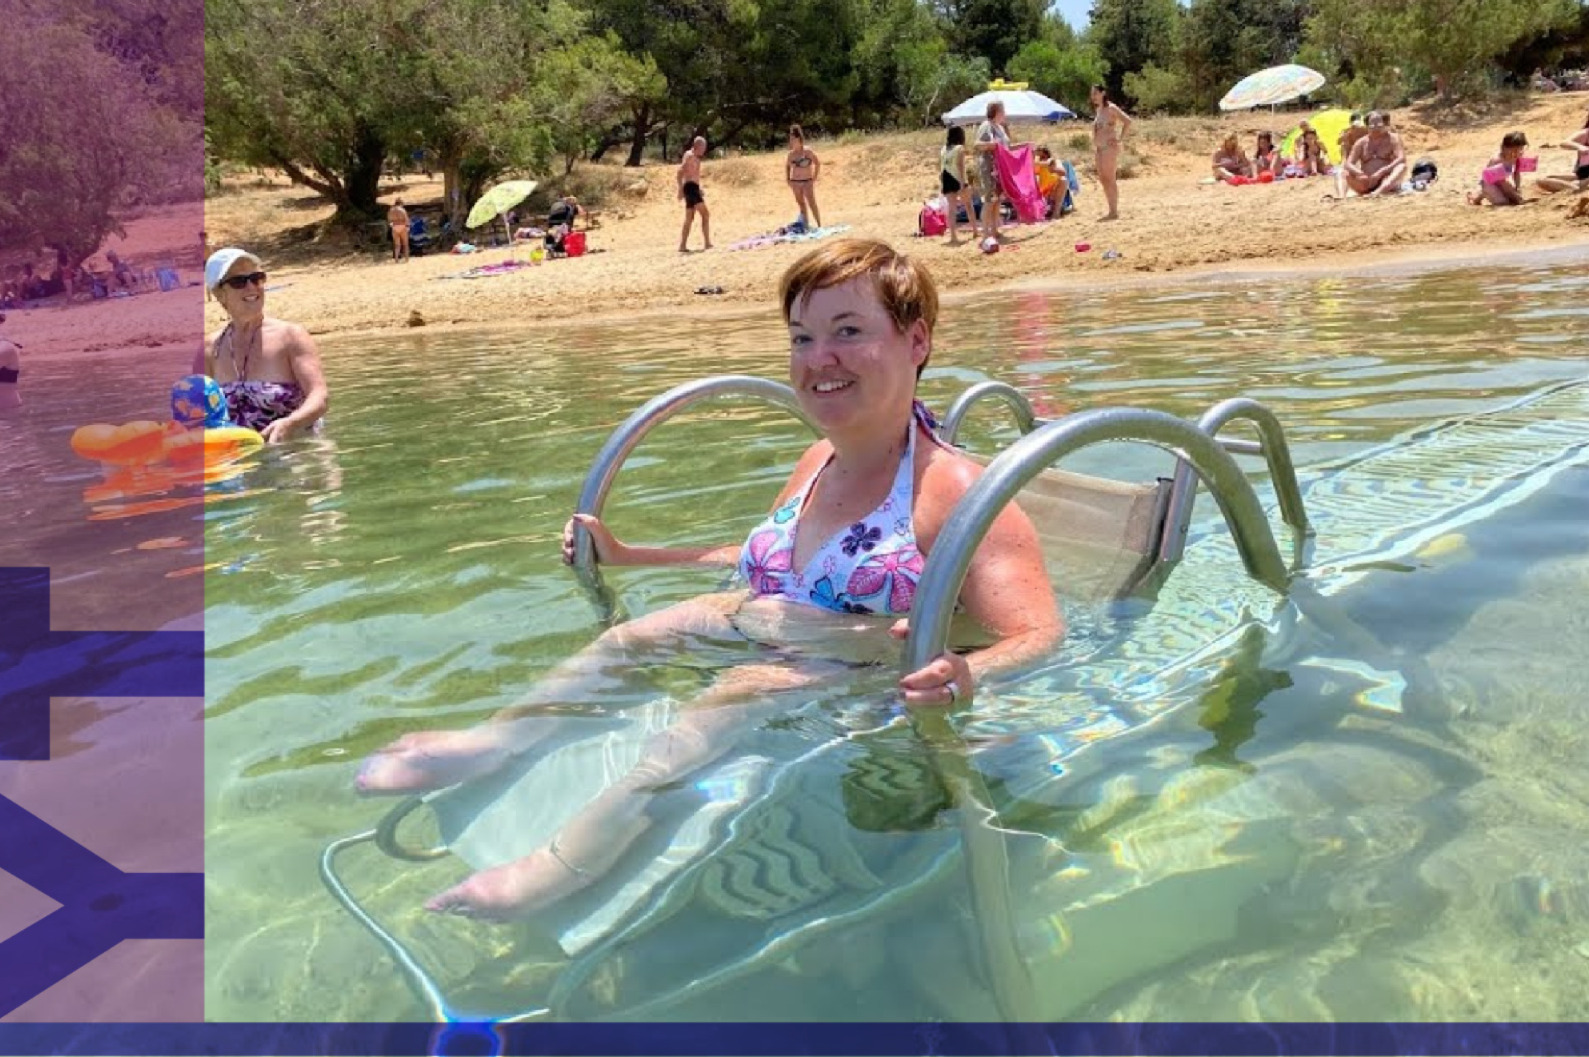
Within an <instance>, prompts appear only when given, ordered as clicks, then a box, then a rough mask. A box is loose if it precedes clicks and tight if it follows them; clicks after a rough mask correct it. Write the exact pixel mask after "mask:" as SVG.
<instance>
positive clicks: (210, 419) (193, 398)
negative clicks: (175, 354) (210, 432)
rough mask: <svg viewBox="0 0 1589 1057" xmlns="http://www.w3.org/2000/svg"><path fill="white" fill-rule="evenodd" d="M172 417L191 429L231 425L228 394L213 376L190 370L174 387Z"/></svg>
mask: <svg viewBox="0 0 1589 1057" xmlns="http://www.w3.org/2000/svg"><path fill="white" fill-rule="evenodd" d="M171 421H173V422H175V423H176V424H177V425H179V426H186V427H187V428H188V429H195V428H197V427H199V426H203V427H204V428H205V429H220V428H221V427H222V426H229V425H231V424H232V423H231V419H230V417H229V416H228V415H227V413H226V395H225V394H224V393H222V392H221V387H220V386H219V385H218V384H216V381H215V379H214V378H211V377H209V376H208V375H204V374H190V375H188V376H187V377H186V378H180V379H178V380H177V383H176V384H175V385H173V386H172V387H171Z"/></svg>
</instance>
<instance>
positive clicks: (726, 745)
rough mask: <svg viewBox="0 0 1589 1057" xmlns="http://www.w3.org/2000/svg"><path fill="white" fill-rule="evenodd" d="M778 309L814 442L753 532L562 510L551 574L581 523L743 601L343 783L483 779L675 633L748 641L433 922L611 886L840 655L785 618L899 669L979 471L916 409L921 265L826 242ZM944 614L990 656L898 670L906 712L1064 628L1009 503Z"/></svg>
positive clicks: (406, 740)
mask: <svg viewBox="0 0 1589 1057" xmlns="http://www.w3.org/2000/svg"><path fill="white" fill-rule="evenodd" d="M779 300H780V302H781V304H782V308H783V316H784V320H785V322H786V323H787V324H788V329H789V360H788V370H789V378H790V382H791V383H792V384H793V386H794V389H795V392H796V394H797V395H798V399H799V402H800V406H801V408H802V409H803V410H804V411H805V413H806V414H807V415H808V416H810V419H811V421H812V422H813V423H814V424H815V425H816V427H817V429H818V430H819V431H820V432H821V433H822V434H823V438H824V439H822V440H819V441H818V442H817V443H816V444H814V445H813V446H812V447H811V448H810V449H808V450H807V451H806V453H805V454H804V455H803V456H802V457H801V458H800V460H799V462H798V463H797V464H796V466H795V469H794V472H793V474H792V475H791V476H790V477H789V479H788V481H787V482H786V483H785V484H784V486H783V489H782V490H781V492H780V493H779V495H778V497H777V498H776V499H775V500H774V501H773V503H772V507H771V510H770V512H769V514H768V516H767V518H766V520H764V521H763V522H762V523H761V525H759V526H758V527H757V528H756V529H754V530H753V531H752V532H751V533H750V536H749V538H748V539H747V540H745V542H744V543H743V544H740V543H733V544H729V545H726V546H716V547H681V548H664V547H645V546H635V545H630V544H626V543H622V542H620V541H619V540H618V539H616V538H615V537H614V536H613V535H612V533H611V532H610V531H609V530H608V529H607V527H606V526H605V525H604V524H603V523H602V522H601V521H599V520H598V519H596V518H594V517H591V516H588V515H576V517H575V518H574V520H572V521H570V522H569V523H568V526H567V528H565V530H564V538H563V557H564V560H565V561H571V560H572V555H573V548H574V544H573V530H574V527H575V525H576V524H577V525H580V526H582V527H583V528H584V529H585V530H587V531H588V532H589V533H590V535H591V541H592V544H593V545H594V547H595V553H596V556H597V559H598V560H599V561H601V562H602V563H604V564H607V565H669V564H694V565H728V566H732V565H736V564H737V566H738V568H739V571H740V574H741V576H742V577H743V579H744V581H745V584H746V589H744V590H740V591H735V592H731V593H726V594H715V595H706V596H702V597H699V598H695V599H692V600H690V601H687V602H683V603H680V604H678V605H675V606H671V607H669V608H667V609H664V610H661V611H659V612H656V613H652V614H650V615H648V616H645V617H642V618H640V619H638V620H634V621H630V622H629V623H626V624H620V625H618V626H617V627H615V628H612V629H611V630H609V631H607V632H606V633H604V634H603V635H602V636H601V637H600V638H598V639H597V640H596V642H595V643H594V644H593V645H591V646H590V647H587V648H586V649H585V650H584V651H583V652H581V653H580V654H578V655H577V656H575V657H574V658H572V659H571V660H569V661H566V662H564V663H563V664H562V665H560V666H558V667H557V668H556V669H554V670H553V671H552V672H551V673H550V674H548V675H547V676H545V677H544V678H543V679H542V680H541V681H540V683H539V684H538V685H537V686H536V687H535V688H534V689H533V690H532V691H531V692H530V694H529V695H528V697H527V698H526V699H525V700H524V701H523V703H521V704H520V705H518V706H516V707H514V708H511V709H508V710H507V711H505V712H501V713H498V714H497V715H496V716H495V717H493V718H492V719H491V720H489V721H487V722H486V723H484V724H482V725H481V726H479V727H476V728H474V729H472V730H464V731H445V732H427V733H416V734H410V735H408V736H406V737H403V738H401V739H399V740H398V741H396V742H395V743H393V744H392V745H390V746H388V747H387V748H385V749H382V750H380V751H378V752H376V753H375V754H374V755H372V756H371V757H370V758H369V759H368V760H367V761H366V762H365V764H364V766H363V768H362V769H361V770H360V772H359V776H358V779H357V785H358V787H359V789H360V790H362V791H363V792H366V793H384V794H392V793H413V792H418V791H422V790H429V789H437V788H440V787H442V786H446V785H451V784H453V783H455V782H459V781H464V780H468V779H471V778H476V777H479V776H481V775H484V774H487V773H490V772H493V771H496V770H497V769H499V768H501V767H503V766H505V765H507V764H509V763H510V762H512V761H513V760H514V759H516V758H517V757H520V756H523V755H525V754H527V753H530V752H532V751H533V750H535V749H536V748H537V747H538V746H543V745H547V744H549V739H554V738H555V737H557V735H558V734H560V733H561V732H562V727H563V725H564V724H563V722H562V721H561V720H562V717H561V716H560V715H559V713H566V712H568V711H570V710H571V709H575V708H581V707H583V708H586V709H593V708H594V709H600V708H601V707H603V706H604V705H605V704H606V702H604V701H603V700H602V690H603V687H606V686H611V685H612V679H613V677H614V673H615V672H616V671H618V670H620V669H627V668H632V667H634V666H635V665H636V664H637V663H640V656H641V655H642V653H643V652H649V653H650V654H651V655H652V656H656V655H657V653H658V652H659V651H660V652H664V653H666V652H671V651H673V650H688V649H689V648H690V647H689V646H688V645H687V643H688V642H690V641H692V640H696V641H698V640H700V639H703V638H705V639H711V640H716V641H727V642H733V643H739V644H743V647H744V648H745V649H746V650H749V651H752V656H751V658H750V660H749V661H748V663H742V664H740V665H739V666H738V667H731V668H728V669H726V670H724V671H721V672H720V673H718V675H717V677H716V680H715V682H713V683H712V684H711V685H710V686H708V687H707V688H706V689H704V690H703V691H700V692H699V693H697V694H696V695H695V696H694V697H693V698H692V699H690V700H688V701H687V702H684V703H681V704H680V705H679V706H678V707H677V709H676V711H675V713H674V718H673V720H672V722H671V725H670V726H668V727H667V728H666V729H664V730H661V731H659V732H657V733H655V734H653V735H651V737H650V740H649V741H648V743H647V744H646V745H645V747H644V748H643V749H642V751H641V758H640V762H639V763H638V764H637V765H636V766H635V767H634V768H633V769H632V770H630V771H629V772H628V773H627V774H625V775H623V776H622V777H620V778H619V779H618V780H617V781H616V782H615V783H614V784H613V785H612V786H610V787H609V788H608V789H606V790H605V791H604V792H603V793H602V794H601V795H600V796H598V797H597V798H596V799H594V800H592V801H590V802H589V803H588V804H586V805H584V806H583V807H582V808H580V809H579V810H578V811H577V812H576V813H575V814H574V816H573V817H572V818H571V819H570V820H569V821H568V822H567V823H565V824H564V825H563V827H562V828H561V830H560V831H559V832H558V833H557V834H556V836H554V837H553V838H552V839H551V840H550V841H549V842H548V843H547V844H546V845H545V846H544V847H542V848H540V849H538V850H536V851H534V852H532V853H531V854H530V855H528V856H526V857H525V858H522V859H519V860H516V861H513V862H509V863H506V864H504V865H501V866H497V867H493V868H491V869H487V870H484V871H481V872H480V873H476V874H474V875H473V876H471V877H469V878H467V879H466V880H464V881H463V882H462V883H461V884H459V885H456V886H455V887H453V888H451V889H448V890H447V891H445V892H443V893H441V894H440V895H437V896H435V897H433V898H432V899H431V900H430V901H429V902H428V903H427V904H426V905H427V906H428V907H429V908H430V909H432V910H438V911H449V912H454V913H461V914H467V915H472V916H480V917H490V918H497V919H506V918H512V917H517V916H521V915H524V914H528V913H531V912H534V911H535V910H538V909H540V908H543V907H546V906H548V905H550V904H552V903H555V902H556V901H558V900H560V899H562V898H564V897H566V896H568V895H570V894H572V893H573V892H575V891H578V890H579V889H582V888H584V887H586V886H587V885H590V884H591V883H592V882H594V881H595V880H597V879H598V878H600V877H601V876H602V875H604V874H605V873H607V871H609V870H610V869H611V868H612V867H613V865H614V864H615V863H616V862H617V861H618V859H619V857H620V856H622V855H623V853H624V852H625V850H626V849H628V848H629V846H630V845H631V844H633V843H634V841H635V840H636V839H637V838H639V837H640V835H641V834H642V833H644V832H645V831H646V830H647V829H648V828H649V827H650V825H651V824H652V818H651V816H650V813H649V809H650V807H651V805H652V804H653V803H655V802H656V800H657V797H658V795H659V794H660V793H661V792H662V791H663V790H665V789H668V788H672V787H679V786H683V787H685V788H687V787H688V782H689V779H690V776H691V775H692V774H694V773H695V772H697V771H699V770H701V769H702V768H703V767H706V766H707V765H708V764H710V763H711V762H712V761H714V760H716V759H718V758H719V757H721V756H723V755H724V754H725V753H727V752H729V751H730V750H731V749H732V748H733V746H734V743H735V741H736V739H737V738H738V736H739V735H740V733H741V732H743V731H745V730H746V729H747V728H749V727H751V726H752V725H754V724H756V723H759V722H763V721H767V720H769V719H773V718H774V717H775V716H776V714H777V713H778V712H779V711H781V710H784V709H787V708H788V707H790V704H791V701H799V702H801V703H804V702H806V701H809V700H810V697H811V694H812V692H813V691H814V689H815V688H817V687H819V686H821V685H822V684H823V683H824V682H825V681H828V680H831V679H833V678H834V674H835V671H836V669H835V667H834V665H835V660H833V659H829V657H828V656H827V653H826V652H825V651H824V652H823V653H818V652H816V650H815V649H813V641H814V640H812V639H811V638H809V637H806V638H804V641H805V643H806V647H805V649H806V652H804V653H801V652H798V651H796V650H794V649H792V648H790V647H789V644H788V641H787V639H788V633H789V632H790V631H791V630H793V628H794V627H796V626H800V627H803V628H805V629H806V630H807V631H808V632H809V631H810V630H811V629H812V626H813V625H812V623H811V622H813V621H820V622H821V626H822V627H823V628H825V629H828V630H829V633H830V634H829V637H828V638H829V642H830V643H831V644H832V645H831V646H830V647H829V649H831V650H832V651H835V652H836V651H840V650H843V651H846V652H854V653H857V654H859V653H861V652H864V647H863V644H864V643H865V642H867V641H871V640H874V639H875V642H876V645H877V646H879V647H882V649H881V652H879V653H877V654H875V659H874V660H873V661H872V663H874V664H876V663H883V661H882V658H884V657H888V656H897V649H898V647H897V644H892V645H891V644H890V643H889V642H888V636H889V635H890V634H892V635H893V636H895V637H898V636H900V635H902V634H903V633H904V632H905V622H906V618H908V617H910V615H911V612H912V608H913V604H914V601H915V596H916V588H917V582H918V580H919V578H920V576H921V573H922V569H923V566H924V563H925V560H926V556H927V555H928V554H930V553H931V551H932V548H933V546H934V544H935V542H936V541H937V539H938V535H939V533H940V532H941V531H942V529H943V526H944V524H945V522H946V521H947V519H948V517H949V514H950V513H951V511H952V510H953V509H954V508H955V505H956V504H957V503H958V502H959V501H960V500H961V499H962V498H963V497H964V495H965V493H966V490H967V489H968V488H970V487H971V485H972V484H973V483H974V482H975V481H976V479H977V478H978V476H979V475H980V474H981V473H982V470H981V469H980V468H979V467H978V466H977V465H976V464H975V463H974V462H972V461H971V460H970V459H968V458H967V457H966V456H965V455H964V454H962V453H961V452H959V451H957V450H955V449H953V448H950V447H948V446H946V445H944V444H941V443H939V442H938V441H937V440H936V438H935V437H934V434H933V431H932V424H931V419H930V417H929V416H928V415H927V413H926V409H925V408H924V407H923V406H922V405H921V404H920V403H919V402H918V401H917V400H916V387H917V384H918V380H919V376H920V374H921V371H922V368H924V367H925V366H926V365H927V361H928V359H929V357H930V356H931V355H932V351H933V347H932V346H933V328H934V324H935V323H936V322H937V316H938V293H937V288H936V286H935V285H934V283H933V280H932V277H931V275H929V274H928V272H927V270H926V269H925V268H924V267H923V266H922V265H921V264H919V263H918V262H916V261H914V260H912V259H910V258H909V257H906V256H904V255H902V254H900V253H897V252H896V251H895V250H894V249H893V248H891V247H890V246H888V245H887V244H886V243H883V242H879V241H875V240H870V239H843V240H840V241H837V242H834V243H831V244H829V245H826V246H824V247H822V248H821V249H818V250H815V251H814V252H812V253H809V254H807V255H805V256H804V257H802V258H801V259H800V260H798V261H796V262H795V263H794V265H793V266H791V267H790V268H789V270H788V271H787V272H785V273H784V275H783V278H782V280H781V281H780V283H779ZM861 511H867V513H861ZM959 603H960V605H961V607H963V610H964V613H965V615H966V616H967V617H968V618H970V619H971V620H973V621H975V622H977V623H979V624H981V625H982V626H983V627H984V628H985V629H986V630H987V631H989V632H991V638H992V641H993V644H992V645H990V646H987V647H986V648H983V649H976V650H974V651H973V652H969V653H961V652H955V651H946V652H944V653H942V654H939V655H938V656H937V657H936V658H934V659H933V660H931V661H930V662H928V663H927V664H926V665H925V666H923V667H922V668H919V669H918V670H916V671H914V672H912V673H910V674H909V675H906V676H905V677H903V678H902V679H899V680H898V682H897V684H896V685H897V687H898V690H899V693H900V696H901V698H902V699H903V702H904V704H905V705H906V706H907V707H916V708H946V707H950V706H953V705H954V704H955V702H956V701H959V700H961V699H963V698H966V697H968V696H969V695H970V694H971V693H972V688H973V686H974V684H975V683H976V682H979V681H981V680H983V679H986V678H987V677H988V676H989V675H991V674H993V673H995V672H1007V671H1009V670H1010V669H1012V668H1017V667H1020V666H1024V665H1027V664H1030V663H1031V662H1033V661H1036V660H1038V659H1040V658H1042V657H1043V656H1044V655H1046V654H1047V653H1049V652H1050V651H1051V650H1052V649H1053V648H1054V647H1055V646H1056V645H1057V644H1058V643H1059V642H1060V640H1061V639H1062V638H1063V637H1064V634H1065V624H1064V620H1063V618H1062V616H1061V615H1060V611H1059V607H1058V605H1057V603H1056V602H1055V600H1054V593H1053V588H1052V586H1051V584H1050V582H1049V578H1048V573H1047V570H1046V569H1045V567H1044V565H1043V559H1042V553H1041V551H1040V550H1039V545H1038V539H1037V532H1036V530H1035V529H1034V528H1033V527H1032V523H1031V521H1030V520H1028V518H1027V517H1026V515H1025V514H1024V513H1023V512H1022V511H1021V510H1020V508H1019V507H1017V506H1016V505H1015V504H1013V503H1012V504H1010V505H1009V506H1006V507H1005V508H1004V509H1003V511H1001V512H1000V513H999V515H998V517H997V518H996V519H995V520H994V522H993V525H992V528H991V529H990V531H989V533H988V535H987V536H986V537H985V538H984V539H983V541H982V543H981V545H980V546H979V547H978V548H977V550H976V553H975V555H974V556H973V557H972V559H971V564H970V570H969V572H968V574H967V576H966V579H965V583H964V585H963V586H962V588H961V590H960V598H959ZM780 631H782V634H780ZM659 663H666V662H665V661H660V662H659ZM791 691H793V692H795V693H794V694H793V695H791V693H790V692H791ZM779 695H783V696H782V697H781V698H780V696H779Z"/></svg>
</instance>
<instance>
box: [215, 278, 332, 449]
mask: <svg viewBox="0 0 1589 1057" xmlns="http://www.w3.org/2000/svg"><path fill="white" fill-rule="evenodd" d="M265 279H266V276H265V270H264V268H263V266H262V265H261V264H260V261H259V258H258V257H256V256H254V255H253V254H252V253H249V252H247V251H246V250H240V249H235V248H228V249H224V250H216V251H215V252H214V253H213V254H211V255H210V259H209V260H208V261H206V262H205V264H204V288H205V289H206V290H208V291H209V292H210V295H211V296H212V297H214V298H215V299H216V300H217V301H219V302H220V303H221V307H222V308H224V309H226V314H227V315H228V316H229V317H231V318H230V321H229V322H228V323H227V324H226V326H225V327H223V328H222V329H221V332H220V333H219V334H217V335H216V336H215V338H214V340H212V341H211V342H209V344H208V346H207V347H206V348H205V349H204V351H203V352H202V353H201V354H200V355H199V356H198V357H196V358H195V360H194V364H193V369H194V371H195V372H198V373H203V374H207V375H209V376H210V377H211V378H214V379H215V380H216V381H217V382H219V383H220V386H221V391H222V392H223V393H225V394H226V406H227V411H228V412H229V413H230V415H231V418H232V421H233V422H234V423H236V424H237V425H240V426H247V427H248V428H249V429H255V430H258V431H259V432H260V433H261V434H263V435H264V438H265V441H266V443H269V444H275V443H279V442H280V441H284V440H286V439H288V438H289V437H291V436H292V435H293V434H295V433H300V432H302V431H304V430H306V429H313V428H315V427H316V426H317V424H318V423H319V421H320V418H321V416H323V415H324V414H325V413H326V408H327V407H328V406H329V405H330V402H331V401H330V393H329V392H328V391H327V390H326V380H325V373H324V372H323V371H322V370H321V367H320V352H319V350H318V349H316V348H315V344H314V339H313V338H311V337H310V336H309V332H308V331H307V330H305V329H304V328H303V327H301V326H299V325H298V324H296V323H287V322H285V321H283V320H280V319H270V318H268V317H267V316H266V315H265Z"/></svg>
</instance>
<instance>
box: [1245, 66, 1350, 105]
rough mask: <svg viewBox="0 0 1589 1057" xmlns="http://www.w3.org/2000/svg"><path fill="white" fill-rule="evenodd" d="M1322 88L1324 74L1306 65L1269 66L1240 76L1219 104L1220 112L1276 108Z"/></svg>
mask: <svg viewBox="0 0 1589 1057" xmlns="http://www.w3.org/2000/svg"><path fill="white" fill-rule="evenodd" d="M1322 87H1324V75H1323V74H1322V73H1320V72H1319V71H1317V70H1310V69H1308V68H1307V67H1306V66H1298V65H1296V64H1295V63H1290V64H1287V65H1285V66H1271V67H1269V69H1267V70H1259V71H1258V72H1257V73H1255V74H1250V75H1249V76H1247V77H1243V78H1242V79H1241V80H1240V81H1239V82H1237V84H1236V87H1234V88H1232V89H1231V90H1230V91H1228V92H1226V93H1225V98H1223V99H1221V100H1220V101H1219V108H1220V109H1221V110H1250V109H1252V108H1253V107H1255V106H1278V105H1279V104H1281V103H1289V102H1290V101H1291V100H1293V99H1295V98H1297V97H1298V96H1303V95H1307V94H1308V93H1309V92H1316V91H1318V90H1319V89H1320V88H1322Z"/></svg>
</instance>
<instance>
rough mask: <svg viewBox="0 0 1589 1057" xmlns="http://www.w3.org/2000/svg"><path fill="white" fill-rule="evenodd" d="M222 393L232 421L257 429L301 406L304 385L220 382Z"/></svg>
mask: <svg viewBox="0 0 1589 1057" xmlns="http://www.w3.org/2000/svg"><path fill="white" fill-rule="evenodd" d="M221 392H223V393H225V394H226V411H227V414H229V415H230V416H231V419H232V422H233V423H235V424H236V425H239V426H246V427H247V428H249V429H251V430H254V431H256V432H258V431H260V430H263V429H264V428H265V427H266V426H268V425H270V424H271V423H272V422H275V421H276V420H277V419H281V418H286V417H287V416H288V415H290V414H292V413H293V412H294V411H296V410H298V408H300V407H302V406H303V388H302V387H301V386H297V385H294V384H292V383H291V382H222V383H221ZM319 425H320V423H319V422H316V423H315V427H316V428H317V429H318V427H319Z"/></svg>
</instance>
